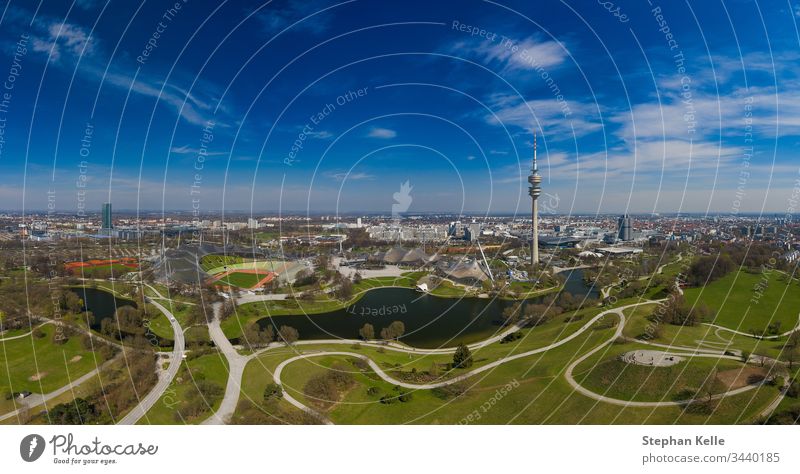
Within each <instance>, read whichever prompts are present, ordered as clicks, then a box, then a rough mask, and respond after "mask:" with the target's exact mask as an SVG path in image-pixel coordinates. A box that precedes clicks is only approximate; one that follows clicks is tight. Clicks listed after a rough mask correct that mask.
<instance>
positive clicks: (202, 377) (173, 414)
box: [139, 352, 228, 425]
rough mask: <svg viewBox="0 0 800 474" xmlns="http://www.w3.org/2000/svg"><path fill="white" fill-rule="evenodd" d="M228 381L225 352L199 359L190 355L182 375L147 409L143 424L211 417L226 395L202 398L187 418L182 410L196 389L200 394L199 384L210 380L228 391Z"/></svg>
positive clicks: (162, 423) (182, 365)
mask: <svg viewBox="0 0 800 474" xmlns="http://www.w3.org/2000/svg"><path fill="white" fill-rule="evenodd" d="M227 380H228V363H227V361H226V360H225V357H223V356H222V354H219V353H217V352H213V353H210V354H205V355H202V356H200V357H197V358H193V359H192V358H188V359H187V360H184V361H183V362H182V363H181V368H180V370H179V371H178V375H177V376H176V377H175V379H174V380H173V381H172V383H171V384H170V386H169V388H167V390H166V391H165V392H164V395H163V396H162V397H161V398H160V399H159V400H158V402H156V404H155V405H153V407H152V408H151V409H150V411H148V412H147V415H146V416H145V417H143V418H142V419H141V420H140V421H139V424H140V425H146V424H151V425H167V424H184V423H187V424H188V423H191V424H195V423H200V422H202V421H203V420H205V419H206V418H208V417H209V416H210V415H211V413H213V411H214V410H216V409H217V408H218V407H219V404H220V402H221V401H222V396H218V397H214V398H213V399H203V398H202V397H201V398H199V400H200V403H199V404H198V406H199V407H200V409H199V410H197V413H193V414H192V416H190V417H186V416H182V415H181V413H179V410H181V409H184V410H185V409H186V408H187V407H188V404H189V403H190V402H189V400H190V399H191V395H192V392H194V393H195V396H197V395H196V393H197V388H196V387H197V384H198V383H200V381H206V382H210V383H213V384H215V385H216V386H218V387H221V388H222V390H223V391H224V389H225V385H226V383H227Z"/></svg>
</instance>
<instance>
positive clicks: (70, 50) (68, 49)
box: [31, 20, 95, 62]
mask: <svg viewBox="0 0 800 474" xmlns="http://www.w3.org/2000/svg"><path fill="white" fill-rule="evenodd" d="M39 26H43V27H44V30H43V31H41V33H39V34H37V35H35V36H33V38H32V41H31V46H32V48H33V51H35V52H38V53H44V54H49V58H50V61H51V62H58V61H60V60H61V58H62V57H64V55H65V54H66V55H67V56H68V57H74V58H79V57H81V56H83V55H87V56H91V55H92V54H93V53H94V52H95V47H94V43H95V40H94V39H93V38H90V37H89V32H88V31H87V30H86V29H84V28H83V27H80V26H78V25H75V24H72V23H66V22H61V21H57V20H54V21H50V22H49V23H46V24H44V25H42V24H39ZM39 35H41V36H39Z"/></svg>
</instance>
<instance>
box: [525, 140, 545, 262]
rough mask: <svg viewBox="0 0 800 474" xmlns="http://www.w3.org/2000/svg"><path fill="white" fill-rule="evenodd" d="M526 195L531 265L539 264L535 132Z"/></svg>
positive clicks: (540, 188)
mask: <svg viewBox="0 0 800 474" xmlns="http://www.w3.org/2000/svg"><path fill="white" fill-rule="evenodd" d="M528 183H530V187H529V188H528V194H530V196H531V231H532V232H531V265H535V264H537V263H538V262H539V202H538V199H539V195H540V194H542V177H541V176H539V167H538V166H537V164H536V132H533V165H532V166H531V174H530V176H528Z"/></svg>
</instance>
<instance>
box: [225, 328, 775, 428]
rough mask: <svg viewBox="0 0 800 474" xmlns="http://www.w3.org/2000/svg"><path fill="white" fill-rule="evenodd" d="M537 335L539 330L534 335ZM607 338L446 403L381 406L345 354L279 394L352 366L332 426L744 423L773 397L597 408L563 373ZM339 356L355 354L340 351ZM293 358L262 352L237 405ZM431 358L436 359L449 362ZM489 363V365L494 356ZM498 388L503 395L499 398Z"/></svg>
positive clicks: (755, 394)
mask: <svg viewBox="0 0 800 474" xmlns="http://www.w3.org/2000/svg"><path fill="white" fill-rule="evenodd" d="M548 324H549V323H548ZM561 324H563V323H561ZM538 330H539V328H536V329H534V330H532V331H534V332H535V331H538ZM612 333H613V328H605V329H597V330H592V331H587V332H585V333H583V334H581V335H580V336H578V337H576V338H575V339H574V340H572V341H571V342H570V343H569V344H566V345H564V346H561V347H558V348H555V349H552V350H550V351H548V352H546V353H543V354H538V355H535V356H530V357H526V358H522V359H519V360H515V361H512V362H509V363H507V364H503V365H501V366H499V367H497V368H495V369H493V370H491V371H488V372H486V373H484V374H481V375H480V376H476V377H473V378H471V379H469V381H468V383H467V384H466V385H467V386H468V391H467V393H465V394H464V395H462V396H460V397H457V398H447V397H443V396H442V394H440V393H437V392H434V391H430V390H416V391H413V396H412V399H411V401H409V402H405V403H401V402H397V403H393V404H388V405H387V404H382V403H380V402H379V398H380V396H382V395H383V394H391V393H394V392H393V387H392V385H391V384H388V383H386V382H383V381H382V380H379V379H377V378H376V376H375V375H374V374H373V373H372V372H371V371H365V372H361V371H360V370H357V369H356V368H355V366H353V365H352V363H350V362H349V361H348V359H350V358H349V357H346V356H341V357H339V356H337V357H334V356H323V357H317V358H313V359H310V360H306V361H297V362H295V363H292V364H290V365H289V366H287V367H286V369H285V370H284V372H283V382H284V387H283V388H284V390H285V391H288V392H289V393H291V394H292V395H293V396H295V397H296V398H298V399H299V400H301V401H304V400H305V396H304V395H303V394H302V389H303V386H304V385H305V383H306V382H307V381H308V380H309V379H310V378H311V377H313V376H314V375H317V374H319V373H322V372H323V371H324V370H326V368H328V367H330V366H332V365H333V364H334V363H339V364H344V365H345V366H347V365H350V366H352V367H353V376H354V378H355V380H356V384H355V386H354V387H353V388H352V389H350V390H348V391H347V393H345V394H343V397H342V399H341V401H340V402H339V403H337V404H335V405H334V406H333V407H332V408H331V409H329V410H328V412H327V413H326V415H327V416H328V417H329V418H330V419H331V420H332V421H333V422H334V423H336V424H400V423H414V424H455V423H464V424H472V423H474V424H500V423H502V424H505V423H509V422H510V423H513V424H539V423H549V424H573V423H594V424H603V423H604V424H639V423H643V422H644V423H654V424H664V423H673V422H676V421H677V422H678V423H695V424H699V423H706V422H710V423H746V422H749V421H751V420H752V419H753V418H754V417H755V416H756V415H757V413H758V412H759V411H760V410H762V409H763V408H764V407H765V406H766V405H767V404H768V403H769V402H770V401H771V400H773V399H774V397H775V396H776V395H777V392H776V391H775V390H774V388H773V387H764V388H759V389H755V390H752V391H750V392H747V394H743V395H739V396H735V397H730V398H727V399H725V400H723V401H721V402H720V403H719V407H718V409H717V410H716V411H715V412H714V414H713V415H711V416H710V417H709V416H706V415H696V414H688V413H684V412H683V410H682V409H681V408H679V407H664V408H656V409H653V408H633V407H621V406H616V405H610V404H604V403H598V402H596V401H595V400H592V399H589V398H586V397H584V396H582V395H579V394H577V393H575V392H574V391H573V390H572V388H571V387H570V386H569V385H568V384H567V382H566V380H564V378H563V376H562V374H563V370H564V367H565V366H566V365H567V364H568V363H569V361H571V360H574V357H576V350H578V351H580V352H581V353H583V352H585V351H588V350H590V349H591V348H593V347H595V346H596V345H597V344H599V343H600V342H602V341H604V340H607V339H608V338H609V337H610V336H611V334H612ZM527 339H528V338H527V337H526V340H527ZM538 342H540V343H541V342H543V341H538ZM494 346H506V345H500V344H496V345H493V346H490V347H492V348H493V350H494ZM576 348H577V349H576ZM317 349H320V350H321V349H327V348H326V347H324V346H320V347H317V346H310V347H304V350H309V351H310V350H317ZM487 349H489V348H487ZM336 350H340V351H341V350H347V351H350V352H353V351H354V350H353V349H345V348H343V347H341V346H339V347H337V348H336ZM503 350H508V349H503ZM520 350H521V349H520ZM359 351H361V352H362V353H365V354H366V355H368V356H370V357H373V355H372V353H370V352H365V351H368V349H367V348H361V349H359ZM293 355H296V352H295V351H293V350H291V349H285V350H282V352H279V351H276V352H267V353H264V354H263V355H261V356H259V357H258V358H257V359H256V360H254V361H253V362H251V363H250V364H249V365H248V366H247V368H246V370H245V376H244V379H243V380H244V387H243V390H244V391H243V393H242V399H240V403H241V402H243V401H244V400H247V399H251V400H254V401H258V400H260V397H261V394H262V393H263V389H264V387H265V386H266V384H267V383H269V382H270V381H271V373H272V371H273V370H274V367H275V366H276V365H277V364H278V363H279V362H280V361H281V360H283V359H286V358H288V357H291V356H293ZM380 356H382V357H385V358H386V360H381V359H380V358H376V359H375V360H376V361H378V363H379V364H380V365H381V366H382V367H387V366H389V365H391V364H392V363H393V362H392V359H393V360H394V361H396V362H394V363H399V364H401V365H402V366H403V369H404V370H408V369H409V366H407V365H406V364H414V366H412V367H410V368H413V367H416V366H417V365H418V366H419V367H420V368H422V367H428V366H430V364H431V362H432V359H431V358H429V357H430V356H428V357H420V356H413V357H411V358H409V356H408V355H407V354H391V355H390V354H389V352H388V351H387V353H386V354H382V355H380ZM376 357H378V356H376ZM436 358H439V360H441V359H442V358H446V356H436ZM489 359H491V360H494V358H493V356H492V357H489ZM411 360H413V362H410V361H411ZM371 387H375V389H376V390H377V393H370V392H368V390H369V389H370V388H371ZM499 390H505V391H504V393H502V394H500V395H498V394H499V393H500V392H498V391H499ZM305 401H307V400H305ZM487 407H488V408H487Z"/></svg>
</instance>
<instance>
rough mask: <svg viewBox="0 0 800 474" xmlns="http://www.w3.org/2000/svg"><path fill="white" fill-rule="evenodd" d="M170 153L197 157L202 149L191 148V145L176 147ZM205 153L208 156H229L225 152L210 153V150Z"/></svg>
mask: <svg viewBox="0 0 800 474" xmlns="http://www.w3.org/2000/svg"><path fill="white" fill-rule="evenodd" d="M169 151H170V152H171V153H175V154H177V155H196V154H198V153H200V149H199V148H194V147H190V146H189V145H183V146H174V147H172V148H170V149H169ZM205 153H206V155H207V156H220V155H227V153H226V152H224V151H208V150H206V152H205Z"/></svg>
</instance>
